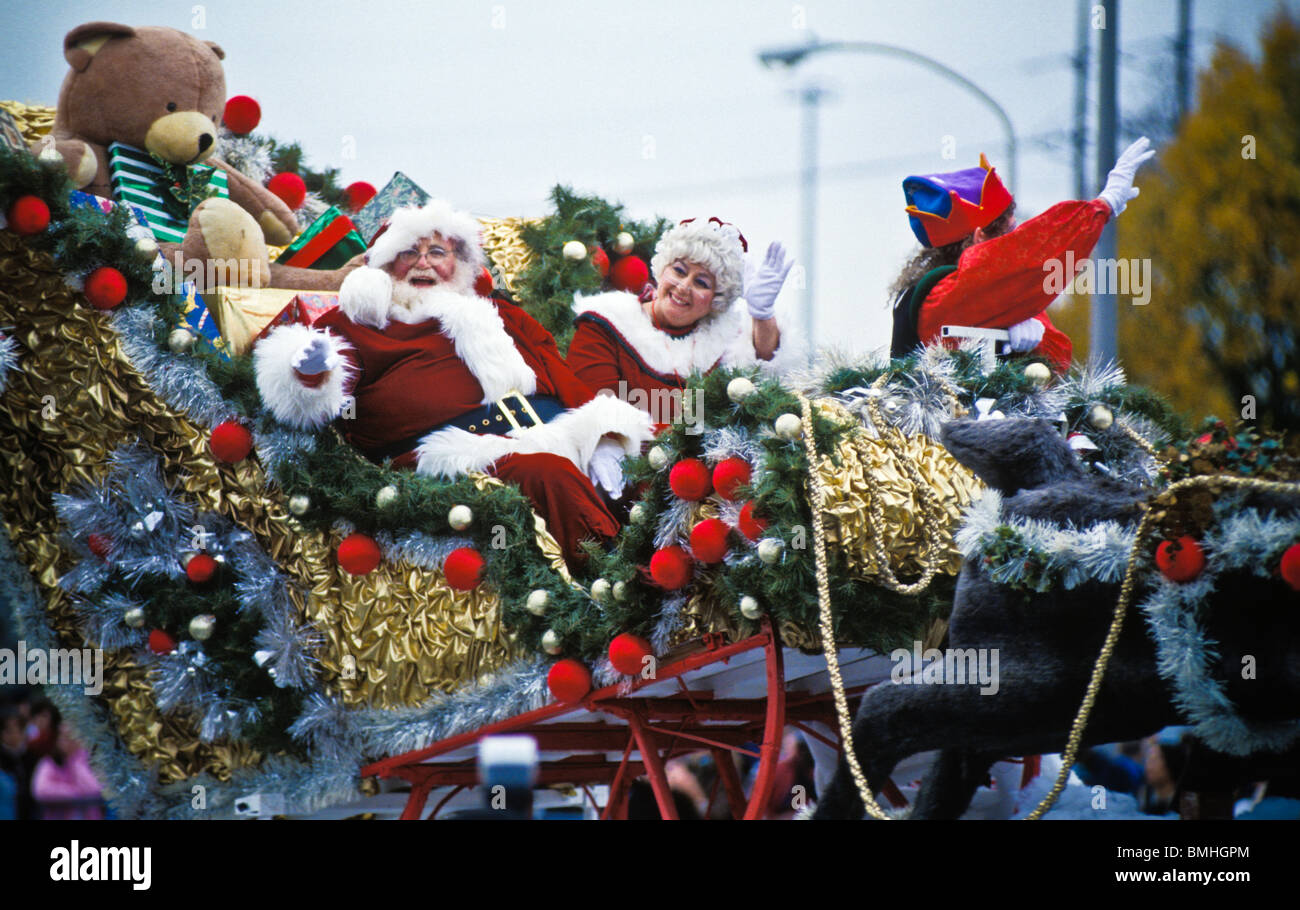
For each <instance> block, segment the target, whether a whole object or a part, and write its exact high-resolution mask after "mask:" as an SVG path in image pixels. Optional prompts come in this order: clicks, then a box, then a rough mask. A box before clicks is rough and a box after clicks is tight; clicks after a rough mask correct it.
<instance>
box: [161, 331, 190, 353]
mask: <svg viewBox="0 0 1300 910" xmlns="http://www.w3.org/2000/svg"><path fill="white" fill-rule="evenodd" d="M193 346H194V333H193V332H191V331H190V330H189V329H172V333H171V334H170V335H168V336H167V347H169V348H171V349H172V353H173V354H184V353H185V352H186V351H188V350H189V349H190V348H191V347H193Z"/></svg>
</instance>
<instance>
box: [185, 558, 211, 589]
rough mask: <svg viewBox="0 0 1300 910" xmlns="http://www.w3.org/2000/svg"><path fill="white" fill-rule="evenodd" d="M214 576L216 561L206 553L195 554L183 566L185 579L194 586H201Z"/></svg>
mask: <svg viewBox="0 0 1300 910" xmlns="http://www.w3.org/2000/svg"><path fill="white" fill-rule="evenodd" d="M216 574H217V561H216V560H215V559H213V558H212V557H211V556H209V555H208V554H207V553H195V554H194V555H193V556H191V557H190V561H189V562H187V563H186V564H185V577H186V578H188V579H189V580H190V581H192V582H194V583H195V584H196V585H201V584H203V583H204V582H205V581H208V580H209V579H211V578H212V576H213V575H216Z"/></svg>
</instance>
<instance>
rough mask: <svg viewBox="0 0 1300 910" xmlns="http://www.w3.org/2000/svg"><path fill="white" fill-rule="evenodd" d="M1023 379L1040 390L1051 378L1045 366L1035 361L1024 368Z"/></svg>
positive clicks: (1049, 371)
mask: <svg viewBox="0 0 1300 910" xmlns="http://www.w3.org/2000/svg"><path fill="white" fill-rule="evenodd" d="M1025 378H1026V379H1028V380H1029V381H1030V382H1032V383H1033V384H1034V385H1036V386H1038V387H1040V388H1041V387H1042V386H1045V385H1047V380H1049V379H1051V378H1052V371H1051V370H1049V369H1048V368H1047V364H1045V363H1039V362H1037V361H1035V362H1034V363H1031V364H1029V366H1027V367H1025Z"/></svg>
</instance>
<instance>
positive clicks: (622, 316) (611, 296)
mask: <svg viewBox="0 0 1300 910" xmlns="http://www.w3.org/2000/svg"><path fill="white" fill-rule="evenodd" d="M573 309H574V312H575V313H577V314H581V313H592V314H593V315H596V316H600V317H602V318H604V319H605V320H606V321H607V322H608V323H609V324H610V325H612V326H613V327H614V328H615V329H617V330H618V333H619V334H620V335H622V336H623V339H624V340H625V341H627V343H628V344H630V345H631V346H632V347H633V349H635V350H636V352H637V354H638V355H639V356H640V357H641V359H642V360H643V361H644V362H645V364H646V366H648V367H650V368H651V369H652V370H655V371H656V372H658V373H663V374H664V375H667V376H671V375H673V374H674V373H676V374H677V375H678V376H681V377H683V378H685V377H686V376H689V375H690V374H691V373H695V372H699V373H704V372H707V371H708V370H710V369H712V368H713V366H714V364H716V363H717V362H718V360H719V359H721V358H723V357H724V356H726V355H727V353H728V352H729V351H731V350H732V349H733V348H735V347H737V346H738V345H739V344H741V342H743V341H746V340H747V339H748V338H749V337H751V336H748V335H743V334H742V333H743V331H744V329H742V327H741V325H742V322H743V321H744V320H743V318H742V316H743V314H742V313H741V312H740V310H739V309H738V308H736V309H733V310H729V311H728V312H725V313H717V314H714V315H712V316H707V317H705V323H704V325H701V326H700V327H699V328H697V329H696V330H695V331H694V332H691V333H690V334H689V335H684V336H682V337H681V338H674V337H673V336H671V335H669V334H667V333H666V332H661V331H659V329H656V328H655V327H654V324H653V323H652V322H651V321H650V317H649V316H647V315H646V314H645V310H644V309H642V307H641V302H640V301H639V300H637V298H636V297H635V296H634V295H632V294H628V293H626V292H624V291H610V292H608V293H605V294H594V295H592V296H590V297H581V296H575V297H574V300H573ZM750 357H751V358H752V357H753V344H752V343H751V344H750Z"/></svg>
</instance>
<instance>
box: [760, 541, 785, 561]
mask: <svg viewBox="0 0 1300 910" xmlns="http://www.w3.org/2000/svg"><path fill="white" fill-rule="evenodd" d="M784 549H785V542H784V541H783V540H781V539H780V538H778V537H764V538H763V539H762V540H760V541H759V542H758V558H759V559H761V560H763V562H764V564H765V565H769V566H770V565H772V564H773V563H775V562H776V561H777V560H778V559H780V558H781V551H782V550H784Z"/></svg>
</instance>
